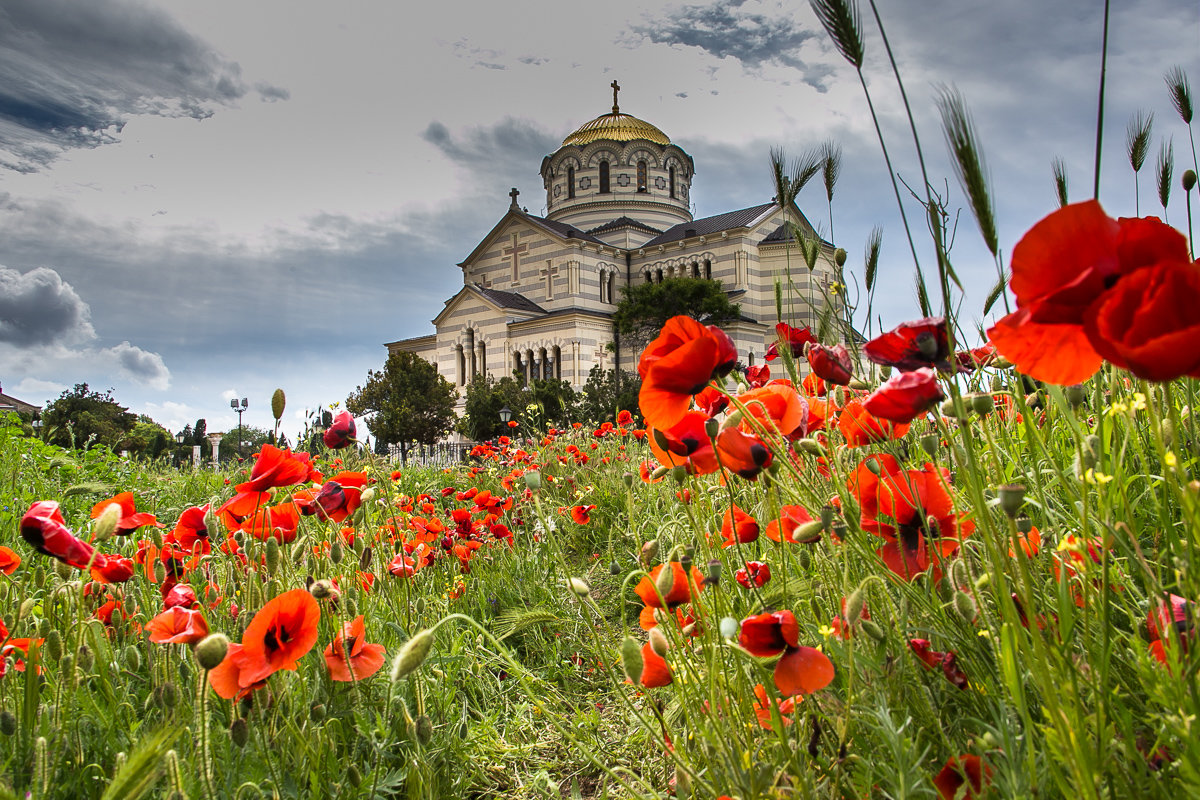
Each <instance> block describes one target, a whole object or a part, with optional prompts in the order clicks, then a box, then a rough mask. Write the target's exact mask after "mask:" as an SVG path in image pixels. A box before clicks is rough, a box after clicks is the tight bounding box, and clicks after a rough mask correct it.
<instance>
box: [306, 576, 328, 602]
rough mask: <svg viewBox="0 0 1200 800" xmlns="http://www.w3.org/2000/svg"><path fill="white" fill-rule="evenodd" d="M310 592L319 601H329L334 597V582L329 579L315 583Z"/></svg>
mask: <svg viewBox="0 0 1200 800" xmlns="http://www.w3.org/2000/svg"><path fill="white" fill-rule="evenodd" d="M308 592H309V594H311V595H312V596H313V597H315V598H316V599H317V600H328V599H329V598H331V597H333V581H331V580H329V579H328V578H322V579H321V580H319V581H313V585H312V586H310V587H309V589H308Z"/></svg>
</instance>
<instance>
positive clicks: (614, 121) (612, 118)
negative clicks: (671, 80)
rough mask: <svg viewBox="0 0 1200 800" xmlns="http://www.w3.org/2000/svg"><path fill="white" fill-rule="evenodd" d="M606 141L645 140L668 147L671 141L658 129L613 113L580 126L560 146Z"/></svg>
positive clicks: (643, 121)
mask: <svg viewBox="0 0 1200 800" xmlns="http://www.w3.org/2000/svg"><path fill="white" fill-rule="evenodd" d="M601 139H607V140H608V141H610V142H632V141H633V140H634V139H645V140H646V141H648V142H654V143H655V144H660V145H668V144H670V143H671V140H670V139H668V138H667V135H666V134H665V133H663V132H662V131H660V130H659V129H658V128H656V127H654V126H653V125H651V124H650V123H649V122H646V121H645V120H642V119H638V118H637V117H634V116H631V115H629V114H621V113H619V112H614V113H612V114H602V115H601V116H599V117H596V118H595V119H594V120H592V121H591V122H585V123H584V124H583V125H580V126H579V128H578V129H576V131H575V132H574V133H572V134H571V135H570V136H568V137H567V138H565V139H563V143H562V146H563V147H566V146H567V145H572V144H575V145H581V146H582V145H587V144H591V143H592V142H597V141H600V140H601Z"/></svg>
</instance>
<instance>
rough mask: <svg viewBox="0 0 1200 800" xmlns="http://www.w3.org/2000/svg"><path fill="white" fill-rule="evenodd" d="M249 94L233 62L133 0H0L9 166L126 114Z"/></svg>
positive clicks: (188, 107)
mask: <svg viewBox="0 0 1200 800" xmlns="http://www.w3.org/2000/svg"><path fill="white" fill-rule="evenodd" d="M260 91H261V90H260ZM245 93H246V87H245V85H244V84H243V83H242V80H241V76H240V68H239V67H238V65H237V64H235V63H231V62H229V61H227V60H225V59H224V58H222V57H221V56H220V55H219V54H217V53H215V52H213V51H212V50H211V49H210V48H209V47H208V45H206V44H205V43H204V42H202V41H201V40H199V39H198V38H196V37H195V36H193V35H191V34H190V33H188V32H187V31H185V30H184V29H183V28H182V27H180V26H179V24H178V23H176V22H175V21H174V20H173V19H172V18H171V17H169V16H168V15H167V14H165V13H163V12H162V11H159V10H157V9H153V8H149V7H146V6H143V5H141V4H139V3H136V2H133V1H132V0H6V2H5V3H3V5H0V166H3V167H7V168H8V169H14V170H18V171H22V172H29V171H35V170H37V169H39V168H41V167H43V166H45V165H46V164H49V163H50V162H51V161H53V160H54V159H55V158H57V157H58V156H59V155H60V154H61V153H62V152H63V151H64V150H68V149H72V148H81V147H97V146H99V145H102V144H105V143H107V142H111V141H114V138H113V134H114V132H119V131H120V130H121V127H122V126H123V125H124V123H125V120H126V119H127V118H128V117H130V116H132V115H136V114H154V115H159V116H172V117H182V116H186V117H193V118H196V119H203V118H205V117H208V116H210V115H211V114H212V113H213V111H212V109H213V105H214V104H216V105H221V104H229V103H232V102H234V101H236V100H237V99H239V98H241V97H242V96H243V95H245Z"/></svg>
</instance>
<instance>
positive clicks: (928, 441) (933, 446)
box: [921, 433, 942, 457]
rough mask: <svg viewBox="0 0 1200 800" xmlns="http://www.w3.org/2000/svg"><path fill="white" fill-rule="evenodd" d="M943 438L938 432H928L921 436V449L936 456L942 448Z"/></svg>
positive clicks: (929, 454) (931, 455)
mask: <svg viewBox="0 0 1200 800" xmlns="http://www.w3.org/2000/svg"><path fill="white" fill-rule="evenodd" d="M941 446H942V440H941V438H940V437H938V435H937V434H936V433H927V434H925V435H924V436H922V437H921V449H922V450H924V451H925V454H926V455H928V456H930V457H935V456H937V454H938V451H939V450H940V449H941Z"/></svg>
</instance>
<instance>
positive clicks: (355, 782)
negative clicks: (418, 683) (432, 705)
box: [346, 726, 432, 789]
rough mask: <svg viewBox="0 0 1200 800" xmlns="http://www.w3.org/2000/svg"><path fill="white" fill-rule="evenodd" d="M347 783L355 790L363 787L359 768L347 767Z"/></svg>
mask: <svg viewBox="0 0 1200 800" xmlns="http://www.w3.org/2000/svg"><path fill="white" fill-rule="evenodd" d="M431 728H432V726H431ZM418 731H419V729H418ZM346 782H347V783H349V784H350V785H351V786H353V787H354V788H355V789H357V788H358V787H359V786H362V773H361V772H359V771H358V767H356V766H354V765H353V764H351V765H350V766H348V767H346Z"/></svg>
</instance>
